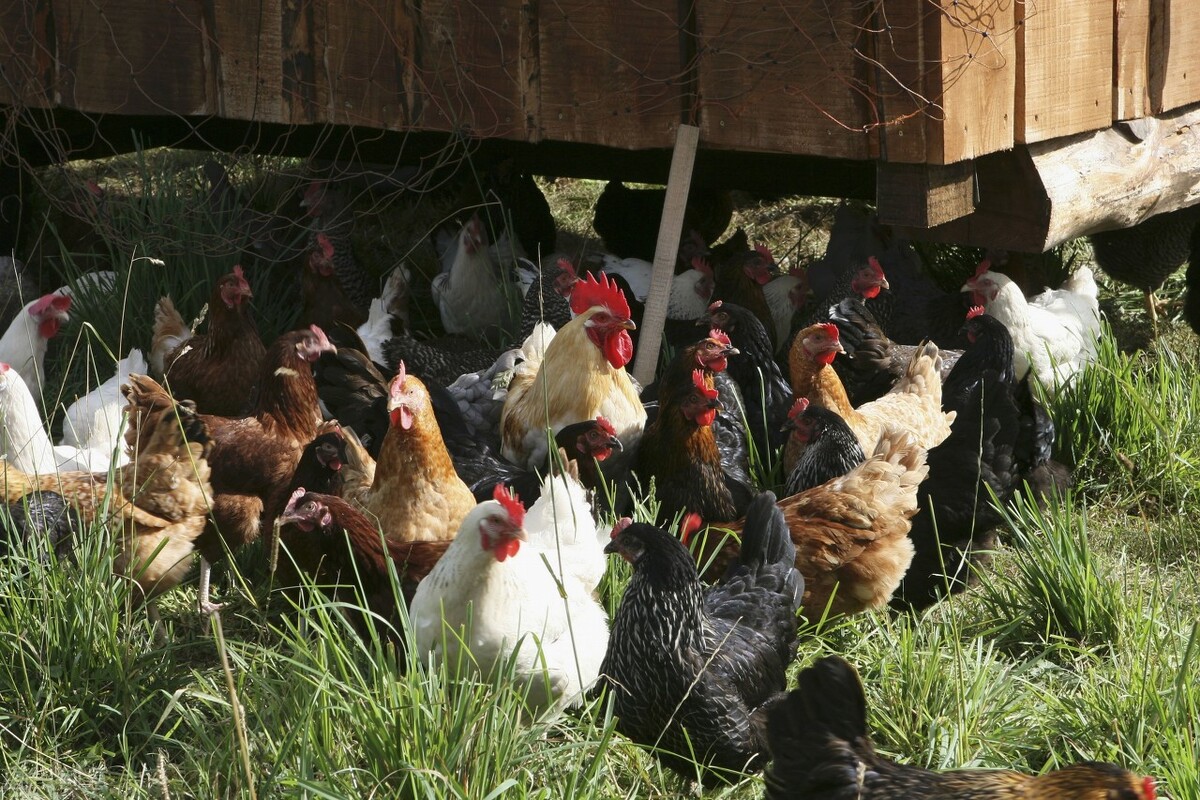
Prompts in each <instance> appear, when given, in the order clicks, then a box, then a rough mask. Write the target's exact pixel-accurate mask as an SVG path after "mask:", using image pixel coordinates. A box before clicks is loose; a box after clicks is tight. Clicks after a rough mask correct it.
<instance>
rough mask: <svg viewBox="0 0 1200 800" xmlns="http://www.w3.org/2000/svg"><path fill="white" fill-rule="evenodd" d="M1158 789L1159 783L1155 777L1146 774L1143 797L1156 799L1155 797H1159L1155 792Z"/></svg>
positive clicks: (1143, 780) (1150, 799) (1151, 799)
mask: <svg viewBox="0 0 1200 800" xmlns="http://www.w3.org/2000/svg"><path fill="white" fill-rule="evenodd" d="M1157 790H1158V784H1157V783H1156V782H1155V780H1154V778H1151V777H1150V776H1146V777H1145V778H1143V779H1142V797H1143V798H1144V800H1154V799H1155V797H1157V795H1156V794H1155V792H1156V791H1157Z"/></svg>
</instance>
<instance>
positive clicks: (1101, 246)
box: [1088, 205, 1200, 329]
mask: <svg viewBox="0 0 1200 800" xmlns="http://www.w3.org/2000/svg"><path fill="white" fill-rule="evenodd" d="M1197 231H1200V205H1194V206H1189V207H1187V208H1180V209H1177V210H1175V211H1168V212H1167V213H1165V214H1156V215H1155V216H1153V217H1150V219H1147V220H1145V221H1143V222H1140V223H1138V224H1137V225H1134V226H1133V227H1132V228H1122V229H1119V230H1115V231H1104V232H1103V233H1093V234H1092V235H1091V236H1089V237H1088V240H1089V241H1090V242H1091V243H1092V253H1093V255H1094V256H1095V257H1096V266H1098V267H1100V269H1102V270H1104V271H1105V272H1106V273H1108V275H1109V277H1111V278H1112V279H1113V280H1115V281H1119V282H1121V283H1124V284H1128V285H1129V286H1133V287H1135V288H1137V289H1141V290H1142V291H1143V292H1144V293H1145V294H1146V311H1147V312H1148V313H1149V314H1150V320H1151V322H1152V323H1153V324H1154V326H1155V328H1156V329H1157V327H1158V312H1159V311H1160V310H1162V309H1161V305H1160V303H1159V301H1158V299H1157V298H1155V296H1154V293H1155V292H1156V291H1157V290H1159V289H1161V288H1162V285H1163V283H1164V282H1166V280H1167V278H1169V277H1170V276H1171V275H1172V274H1173V273H1174V272H1175V270H1177V269H1179V268H1180V267H1182V266H1183V262H1185V261H1188V260H1189V256H1190V255H1191V251H1192V241H1193V239H1194V237H1193V234H1194V233H1196V232H1197ZM1188 284H1189V287H1190V286H1191V281H1190V280H1189V281H1188ZM1189 294H1190V292H1189Z"/></svg>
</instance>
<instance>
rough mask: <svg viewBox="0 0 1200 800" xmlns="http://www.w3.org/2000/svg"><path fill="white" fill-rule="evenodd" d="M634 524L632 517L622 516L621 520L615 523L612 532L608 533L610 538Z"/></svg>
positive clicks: (615, 536)
mask: <svg viewBox="0 0 1200 800" xmlns="http://www.w3.org/2000/svg"><path fill="white" fill-rule="evenodd" d="M632 524H633V518H632V517H621V518H620V519H619V520H617V523H616V524H615V525H613V529H612V533H610V534H609V535H608V538H610V539H615V538H617V537H618V536H620V535H621V531H623V530H625V529H626V528H628V527H629V526H630V525H632Z"/></svg>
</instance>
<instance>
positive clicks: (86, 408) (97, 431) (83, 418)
mask: <svg viewBox="0 0 1200 800" xmlns="http://www.w3.org/2000/svg"><path fill="white" fill-rule="evenodd" d="M147 368H148V365H147V363H146V357H145V356H144V355H143V354H142V351H141V350H138V349H137V348H134V349H132V350H130V351H129V355H128V356H126V357H125V358H123V359H121V360H120V361H118V362H117V369H116V372H115V373H114V374H113V376H112V377H111V378H109V379H108V380H106V381H104V383H102V384H100V385H99V386H97V387H96V388H95V389H93V390H92V391H90V392H88V393H87V394H85V395H84V396H83V397H80V398H79V399H78V400H76V401H75V402H74V403H72V404H71V405H70V407H68V408H67V413H66V415H65V416H64V417H63V435H62V440H61V442H60V444H63V445H67V446H73V447H86V448H88V449H90V450H96V451H99V452H101V453H113V451H114V450H116V456H117V457H116V463H117V465H118V466H120V465H122V464H124V463H126V459H125V448H124V444H123V442H124V440H125V416H124V410H125V398H124V397H123V396H122V395H121V384H123V383H127V382H128V381H129V375H130V373H133V372H136V373H138V374H140V375H144V374H146V370H147Z"/></svg>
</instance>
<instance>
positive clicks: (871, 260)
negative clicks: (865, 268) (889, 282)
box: [867, 256, 883, 277]
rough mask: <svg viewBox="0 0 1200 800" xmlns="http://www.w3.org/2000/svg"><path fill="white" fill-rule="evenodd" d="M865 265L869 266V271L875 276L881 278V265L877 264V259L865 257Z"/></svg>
mask: <svg viewBox="0 0 1200 800" xmlns="http://www.w3.org/2000/svg"><path fill="white" fill-rule="evenodd" d="M867 263H868V264H870V265H871V269H873V270H874V271H875V274H876V275H879V276H881V277H882V276H883V265H882V264H880V263H879V259H878V258H876V257H875V256H867Z"/></svg>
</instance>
